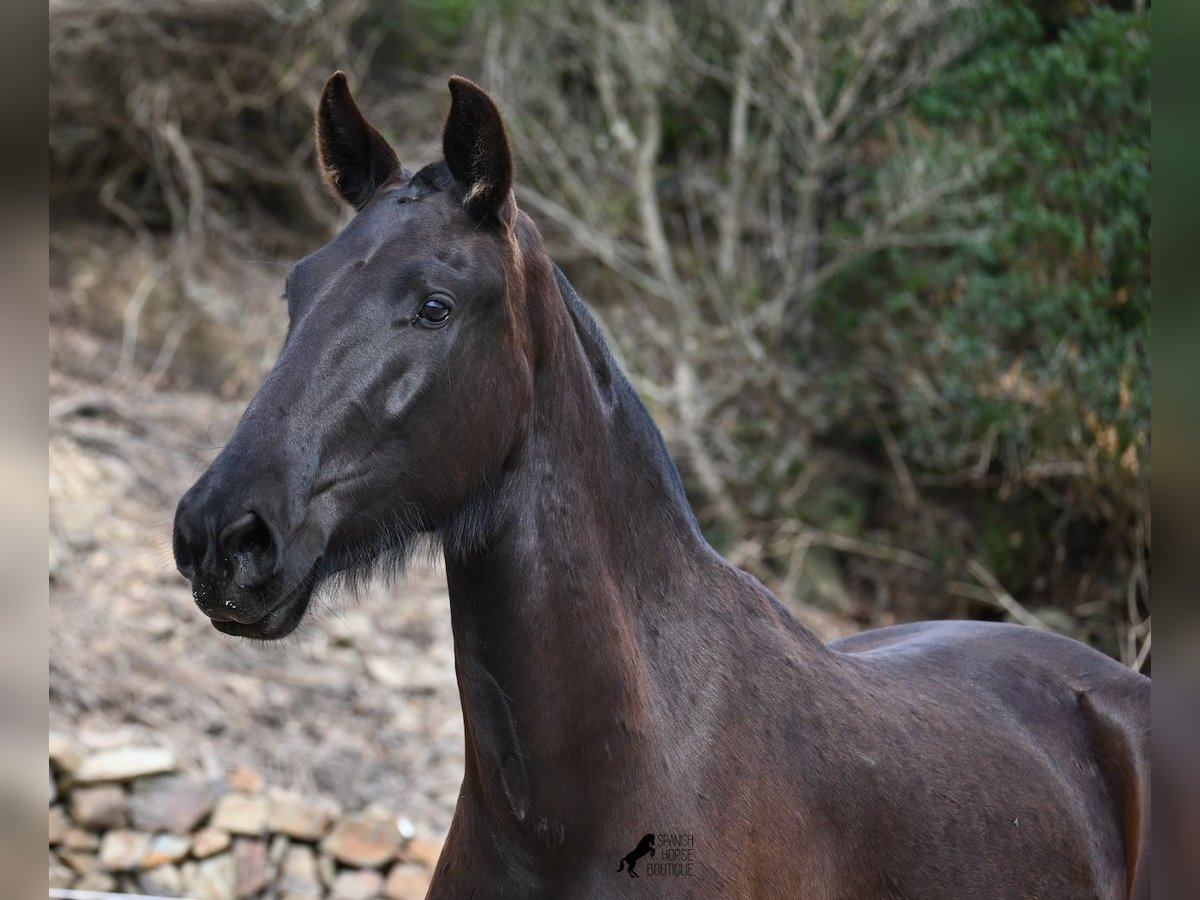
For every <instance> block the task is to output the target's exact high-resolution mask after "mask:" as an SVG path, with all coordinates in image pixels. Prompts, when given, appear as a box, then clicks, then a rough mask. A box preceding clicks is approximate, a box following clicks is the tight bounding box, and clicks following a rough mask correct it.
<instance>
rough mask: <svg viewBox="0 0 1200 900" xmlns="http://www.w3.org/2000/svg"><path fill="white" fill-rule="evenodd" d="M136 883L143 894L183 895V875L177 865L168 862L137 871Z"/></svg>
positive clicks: (161, 895)
mask: <svg viewBox="0 0 1200 900" xmlns="http://www.w3.org/2000/svg"><path fill="white" fill-rule="evenodd" d="M137 884H138V887H139V888H140V889H141V891H142V893H143V894H152V895H154V896H156V897H182V896H183V875H182V874H181V873H180V871H179V869H178V868H177V867H175V866H173V865H170V864H167V865H162V866H155V867H154V868H152V869H147V870H146V871H145V872H139V873H138V879H137Z"/></svg>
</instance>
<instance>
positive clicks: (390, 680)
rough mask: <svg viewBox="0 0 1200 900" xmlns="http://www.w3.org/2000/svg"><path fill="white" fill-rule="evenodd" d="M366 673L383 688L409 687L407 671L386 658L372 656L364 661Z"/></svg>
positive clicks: (389, 658)
mask: <svg viewBox="0 0 1200 900" xmlns="http://www.w3.org/2000/svg"><path fill="white" fill-rule="evenodd" d="M366 666H367V672H368V674H370V676H371V677H372V678H374V679H375V680H376V681H378V682H379V683H380V684H382V685H383V686H384V687H389V688H401V687H406V686H409V683H408V669H407V668H406V667H405V666H403V665H401V664H400V663H398V662H397V661H396V660H394V659H392V658H391V657H388V656H372V657H369V658H368V659H367V661H366Z"/></svg>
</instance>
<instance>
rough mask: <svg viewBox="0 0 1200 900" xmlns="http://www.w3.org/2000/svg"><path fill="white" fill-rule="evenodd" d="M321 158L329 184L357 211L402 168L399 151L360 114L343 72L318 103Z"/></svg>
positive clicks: (337, 73)
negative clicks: (397, 153)
mask: <svg viewBox="0 0 1200 900" xmlns="http://www.w3.org/2000/svg"><path fill="white" fill-rule="evenodd" d="M317 157H318V158H319V159H320V162H321V173H322V174H323V175H324V176H325V181H326V182H328V184H329V186H330V187H332V188H333V189H334V190H335V191H337V193H338V194H339V195H340V196H341V197H342V199H344V200H345V201H346V202H347V203H349V204H350V205H351V206H353V207H354V208H355V209H362V208H363V207H364V206H366V205H367V201H368V200H370V199H371V197H372V195H374V193H375V191H376V190H377V189H378V188H379V186H380V185H381V184H383V183H384V182H385V181H387V180H388V178H390V177H391V176H392V174H393V173H394V172H395V171H396V170H397V169H399V168H400V160H399V159H397V157H396V151H395V150H393V149H392V148H391V145H390V144H388V142H387V141H386V140H385V139H384V137H383V135H382V134H380V133H379V132H378V131H376V130H375V129H374V128H373V127H371V124H370V123H369V122H368V121H367V120H366V119H365V118H364V117H363V114H362V113H361V112H359V109H358V105H357V104H356V103H355V102H354V97H352V96H351V95H350V85H349V84H347V83H346V73H344V72H342V71H337V72H334V73H333V76H332V77H331V78H330V79H329V81H327V82H325V89H324V90H323V91H321V99H320V101H319V102H318V103H317Z"/></svg>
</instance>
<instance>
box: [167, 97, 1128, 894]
mask: <svg viewBox="0 0 1200 900" xmlns="http://www.w3.org/2000/svg"><path fill="white" fill-rule="evenodd" d="M450 92H451V96H452V102H451V108H450V114H449V117H448V119H447V121H446V124H445V130H444V135H443V150H444V160H443V161H440V162H436V163H433V164H431V165H427V166H425V167H424V168H422V169H420V170H418V171H412V170H410V169H407V168H405V167H404V166H402V165H401V163H400V161H399V160H398V159H397V156H396V154H395V152H394V151H393V150H392V148H391V147H390V146H389V145H388V143H387V141H386V140H385V139H384V138H383V136H382V135H381V134H380V133H379V132H378V131H377V130H376V129H375V128H373V127H372V126H371V125H370V124H368V122H367V121H366V119H365V118H364V117H363V115H362V114H361V112H360V111H359V109H358V107H357V106H356V104H355V102H354V100H353V99H352V97H351V94H350V91H349V89H348V87H347V83H346V79H345V77H344V76H343V75H342V74H341V73H338V74H335V75H334V76H333V78H331V79H330V81H329V83H328V84H327V85H326V87H325V90H324V92H323V94H322V96H321V100H320V104H319V107H318V110H317V126H316V136H317V149H318V155H319V158H320V163H321V167H322V169H323V172H324V176H325V178H326V179H327V181H328V183H329V184H330V185H331V186H332V188H333V189H334V190H335V191H336V192H337V194H338V195H339V196H340V197H342V198H343V199H344V200H345V201H346V202H347V203H349V204H351V205H352V206H353V207H354V208H355V209H356V210H357V214H356V215H355V216H354V218H353V219H352V220H351V221H350V223H349V224H348V225H347V226H346V227H345V229H344V230H342V231H341V233H340V234H338V235H337V236H336V237H335V238H334V239H333V240H332V241H330V242H329V243H328V244H326V245H325V246H324V247H321V248H320V249H319V250H317V251H315V252H314V253H312V254H310V255H309V256H307V257H305V258H304V259H303V260H301V261H300V262H299V263H297V264H296V265H295V267H294V268H293V269H292V270H291V273H290V275H289V276H288V279H287V288H286V298H287V306H288V313H289V316H290V327H289V329H288V333H287V338H286V340H285V342H284V346H283V349H282V352H281V353H280V356H279V358H278V361H277V362H276V364H275V366H274V368H273V369H272V370H271V372H270V374H269V375H268V376H267V378H266V380H265V382H264V383H263V385H262V387H261V388H260V390H259V391H258V394H257V395H256V396H255V397H254V399H253V400H252V401H251V402H250V404H249V406H248V408H247V409H246V412H245V415H244V416H243V418H242V420H241V422H240V424H239V425H238V427H237V430H236V431H235V433H234V435H233V437H232V438H231V440H230V441H229V443H228V444H227V445H226V446H225V447H224V449H223V450H222V451H221V453H220V454H219V455H218V456H217V458H216V460H215V461H214V462H213V464H212V466H211V467H210V468H209V469H208V471H207V472H205V473H204V475H203V476H202V477H201V478H200V479H199V481H198V482H197V483H196V484H195V485H194V486H193V487H192V488H191V490H189V491H188V492H187V494H186V495H185V496H184V497H183V499H182V500H181V501H180V504H179V508H178V512H177V514H176V520H175V531H174V551H175V558H176V560H177V562H178V566H179V569H180V571H181V572H182V573H183V574H184V575H185V576H186V577H187V578H188V579H189V580H190V581H191V583H192V590H193V593H194V596H195V599H196V603H197V604H198V605H199V607H200V608H201V610H203V611H204V612H205V613H206V614H207V615H208V616H209V617H210V618H211V619H212V621H213V624H214V625H215V626H216V628H217V629H219V630H220V631H223V632H226V633H228V634H234V635H242V636H246V637H251V638H261V639H270V638H278V637H282V636H283V635H286V634H288V633H289V632H291V631H292V630H293V629H294V628H295V627H296V625H297V624H298V623H299V622H300V620H301V618H302V617H303V616H304V613H305V610H306V608H307V606H308V604H309V600H310V598H311V597H312V594H313V591H314V589H315V588H316V587H317V586H318V585H319V584H321V583H322V582H323V581H324V580H325V579H327V578H329V577H330V576H333V575H337V574H339V573H354V572H359V573H361V572H362V571H364V570H368V569H369V568H370V567H372V566H375V565H378V564H381V563H382V564H395V563H400V562H403V560H404V559H405V558H406V557H407V555H408V554H409V553H410V552H411V551H412V548H413V547H414V546H416V545H418V544H419V543H420V542H421V541H422V540H427V539H433V540H436V541H438V542H440V545H441V547H442V552H443V553H444V556H445V565H446V575H447V581H448V584H449V592H450V610H449V613H450V617H451V621H452V625H453V634H454V648H455V665H456V671H457V677H458V684H459V691H460V695H461V700H462V707H463V717H464V720H465V733H466V772H465V775H464V778H463V786H462V791H461V794H460V796H459V799H458V803H457V806H456V808H455V812H454V819H453V824H452V825H451V828H450V832H449V835H448V837H447V839H446V843H445V847H444V849H443V851H442V855H441V858H440V860H439V862H438V865H437V869H436V872H435V875H434V880H433V884H432V887H431V888H430V892H429V896H430V897H431V898H459V897H522V898H523V897H544V898H555V900H559V898H572V897H626V896H628V897H655V898H658V897H695V898H705V900H708V898H721V897H737V898H770V897H780V898H838V900H861V898H872V897H885V898H913V900H932V898H947V900H966V898H997V900H1012V898H1039V900H1052V898H1063V900H1067V898H1070V900H1076V898H1093V897H1097V898H1117V897H1138V898H1148V897H1149V883H1150V875H1149V872H1150V682H1149V680H1148V679H1147V678H1144V677H1142V676H1141V675H1138V674H1136V673H1134V672H1132V671H1130V670H1128V669H1126V668H1124V667H1122V666H1121V665H1119V664H1117V663H1116V662H1114V661H1113V660H1111V659H1109V658H1107V657H1105V656H1103V655H1101V654H1100V653H1098V652H1096V651H1094V650H1091V649H1089V648H1088V647H1085V646H1084V645H1082V644H1079V643H1076V642H1074V641H1071V640H1068V639H1066V638H1063V637H1058V636H1054V635H1051V634H1047V633H1043V632H1040V631H1035V630H1031V629H1028V628H1021V627H1016V626H1010V625H999V624H982V623H973V622H928V623H921V624H913V625H902V626H897V627H893V628H886V629H882V630H878V631H873V632H867V633H864V634H861V635H858V636H855V637H852V638H848V639H846V640H843V641H839V642H835V643H833V644H831V645H828V646H826V645H824V644H822V643H821V642H820V641H819V640H817V639H816V638H815V637H814V636H813V635H812V634H811V633H810V632H809V631H808V630H806V629H805V628H804V627H803V626H802V625H801V624H800V623H799V622H797V621H796V619H794V618H793V617H792V616H791V615H790V614H789V613H788V612H787V611H785V609H784V608H783V607H782V606H781V605H780V603H779V602H778V601H777V600H776V599H775V598H774V597H773V596H772V595H771V594H770V592H769V591H767V589H766V588H764V587H763V586H762V585H761V584H759V583H758V582H757V581H755V580H754V579H753V578H751V577H750V576H749V575H747V574H745V573H744V572H741V571H739V570H738V569H736V568H734V567H733V566H731V565H729V564H728V563H726V562H725V561H724V560H722V559H721V558H720V557H719V556H718V555H717V553H716V552H715V551H713V550H712V548H711V547H709V545H708V544H707V543H706V542H705V540H704V538H703V537H702V536H701V533H700V530H699V528H698V527H697V524H696V520H695V518H694V517H693V515H692V512H691V509H690V508H689V506H688V502H687V499H686V497H685V496H684V491H683V488H682V486H681V484H680V480H679V476H678V474H677V472H676V469H675V466H674V465H673V463H672V461H671V458H670V456H669V455H668V453H667V451H666V449H665V447H664V444H663V440H662V437H661V436H660V434H659V431H658V429H657V428H656V427H655V425H654V422H653V420H652V419H651V417H650V415H649V414H648V413H647V411H646V409H645V407H644V406H643V405H642V403H641V401H640V400H639V399H638V396H637V394H636V393H635V391H634V390H633V389H632V388H631V386H630V384H629V382H628V381H627V380H626V379H625V377H624V376H623V375H622V373H621V371H620V369H619V368H618V366H617V364H616V363H615V361H614V359H613V357H612V355H611V354H610V353H609V351H608V348H607V347H606V345H605V342H604V340H603V338H602V336H601V333H600V331H599V329H598V328H597V326H596V324H595V322H594V321H593V319H592V317H591V315H590V314H589V313H588V310H587V309H586V307H585V306H584V304H583V303H582V302H581V301H580V299H579V297H578V296H577V295H576V293H575V291H574V290H573V289H572V287H571V285H570V284H569V282H568V281H567V279H566V278H565V276H564V275H563V274H562V272H561V271H560V270H558V269H557V268H556V267H555V266H554V264H553V263H552V262H551V260H550V258H549V256H548V255H547V252H546V249H545V247H544V246H543V243H542V240H541V237H540V236H539V234H538V230H537V228H536V227H535V226H534V224H533V222H532V221H531V220H530V218H529V217H528V216H527V215H526V214H525V213H523V212H522V211H521V209H520V208H519V206H518V205H517V201H516V197H515V195H514V193H513V189H512V188H513V165H512V152H511V149H510V146H509V141H508V138H507V135H506V131H505V126H504V124H503V121H502V119H501V115H500V112H499V110H498V109H497V107H496V105H495V103H493V101H492V100H491V99H490V98H489V97H488V96H487V94H485V93H484V92H483V91H482V90H481V89H480V88H478V87H476V86H475V85H474V84H472V83H470V82H469V81H466V80H464V79H461V78H455V79H452V80H451V82H450ZM647 327H654V325H653V323H647ZM643 836H645V837H643ZM650 836H654V838H655V839H653V840H651V841H649V842H647V841H646V837H650ZM639 840H640V841H641V842H642V843H638V842H639ZM635 845H636V846H635ZM643 845H645V846H643ZM631 846H635V850H634V851H633V855H638V858H639V859H641V862H640V863H639V871H638V872H637V875H638V877H636V878H630V877H628V874H627V872H628V870H629V869H632V865H633V860H631V859H630V856H629V855H627V854H628V852H629V848H630V847H631ZM651 846H653V847H655V850H656V855H653V856H646V853H639V851H641V850H646V852H647V853H648V852H649V847H651ZM642 857H646V858H644V859H642ZM621 862H625V865H622V866H620V868H618V863H621Z"/></svg>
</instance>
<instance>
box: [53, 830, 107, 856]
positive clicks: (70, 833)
mask: <svg viewBox="0 0 1200 900" xmlns="http://www.w3.org/2000/svg"><path fill="white" fill-rule="evenodd" d="M62 843H63V846H64V847H66V848H67V849H68V850H88V851H94V850H97V849H98V848H99V847H100V838H98V837H96V836H95V835H94V834H92V833H91V832H90V831H84V830H83V829H82V828H68V829H67V833H66V834H65V835H63V841H62Z"/></svg>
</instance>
